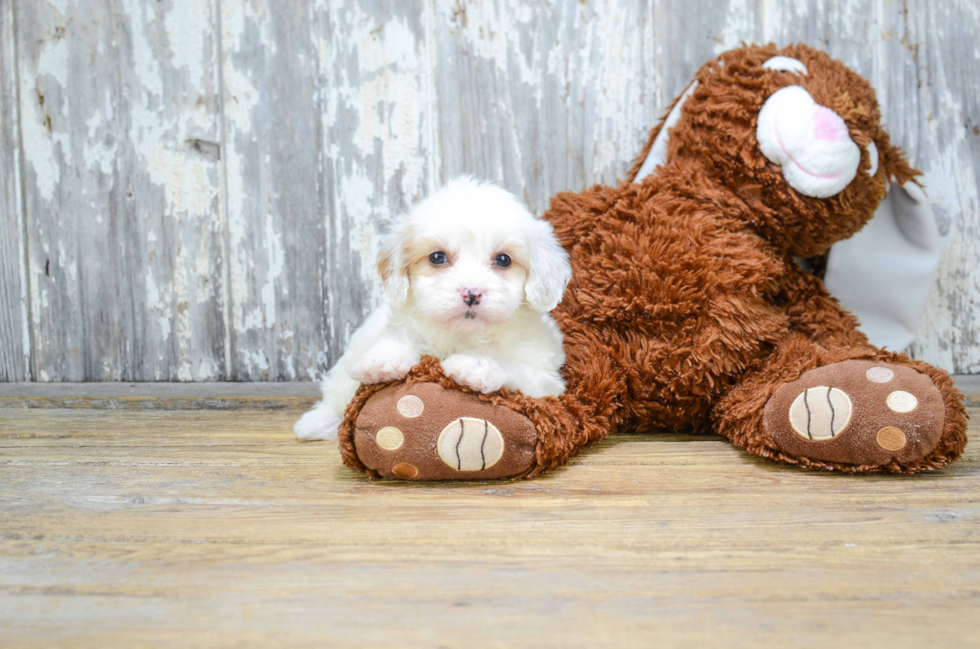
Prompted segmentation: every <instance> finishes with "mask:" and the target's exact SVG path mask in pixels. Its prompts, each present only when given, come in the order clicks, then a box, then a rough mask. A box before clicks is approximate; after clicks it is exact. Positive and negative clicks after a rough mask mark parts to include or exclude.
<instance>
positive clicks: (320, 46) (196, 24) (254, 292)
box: [0, 0, 980, 381]
mask: <svg viewBox="0 0 980 649" xmlns="http://www.w3.org/2000/svg"><path fill="white" fill-rule="evenodd" d="M15 26H16V28H15ZM0 36H2V37H3V42H2V44H0V91H2V101H3V104H2V107H0V119H2V120H3V121H2V125H0V138H2V143H3V151H0V175H2V178H0V187H2V188H3V196H2V200H0V217H2V221H0V239H2V240H0V270H2V272H3V280H4V281H3V286H2V287H0V324H2V325H3V328H2V330H0V380H4V381H10V380H25V379H26V380H32V379H33V380H38V381H59V380H75V381H78V380H96V381H98V380H127V381H142V380H164V381H192V380H286V381H292V380H309V379H312V378H314V377H315V376H316V374H317V373H318V372H321V371H323V370H324V369H325V368H326V367H328V366H329V365H330V364H331V363H332V362H333V361H334V360H335V359H336V358H337V356H338V355H339V354H340V353H341V352H342V350H343V348H344V345H345V344H346V341H347V340H348V338H349V336H350V334H351V332H352V331H353V330H354V329H355V328H356V326H357V325H358V324H359V323H360V322H361V321H362V320H363V318H364V317H365V316H366V314H367V313H368V312H369V311H370V310H371V308H373V307H374V306H375V305H377V304H378V302H379V300H380V295H381V293H380V290H379V289H380V287H379V285H378V280H377V278H376V276H375V271H374V252H375V250H376V249H377V245H378V241H379V238H380V236H381V233H382V232H383V231H384V229H385V227H386V225H387V224H388V223H389V222H390V221H391V220H392V218H394V217H395V216H396V215H397V214H398V212H400V211H402V210H405V209H406V208H408V207H409V206H410V205H411V204H412V203H413V202H414V201H416V200H417V199H418V198H420V197H421V196H423V195H424V194H425V193H426V192H427V191H429V190H431V189H432V188H433V187H434V186H437V185H438V184H439V183H441V182H442V181H444V180H445V179H447V178H449V177H451V176H453V175H456V174H459V173H472V174H474V175H477V176H481V177H486V178H489V179H493V180H496V181H498V182H500V183H501V184H502V185H503V186H505V187H506V188H507V189H509V190H511V191H514V192H515V193H517V194H518V195H520V196H522V197H523V198H524V199H525V200H526V201H527V202H528V204H529V205H530V206H531V208H532V210H534V211H536V212H539V213H540V212H542V211H544V209H545V208H546V207H547V203H548V199H549V198H550V197H551V196H552V195H553V194H555V193H556V192H558V191H562V190H568V189H572V190H574V189H579V188H582V187H585V186H587V185H590V184H593V183H613V182H616V181H617V180H618V179H619V178H621V177H622V175H623V173H624V171H625V169H627V168H628V166H629V163H630V161H631V160H632V158H633V157H634V156H635V155H636V154H637V153H638V151H639V149H640V146H641V144H642V142H643V141H644V139H645V135H646V132H647V130H648V129H649V127H650V126H651V125H652V124H653V123H654V122H655V121H656V119H657V117H658V116H659V114H660V111H661V110H662V107H663V106H664V105H665V104H666V103H667V102H668V101H670V100H671V99H672V98H673V97H674V96H675V95H676V94H678V93H679V92H680V91H681V90H682V89H683V87H684V86H685V85H686V84H687V82H688V80H689V78H690V76H691V74H692V73H693V72H694V71H695V70H696V69H697V68H698V67H699V66H700V65H701V63H702V62H704V61H705V60H706V59H708V58H710V57H712V56H714V55H716V54H717V53H719V52H721V51H723V50H725V49H728V48H731V47H735V46H738V44H739V43H740V42H741V41H743V40H744V41H749V42H753V41H770V40H771V41H775V42H777V43H783V44H785V43H789V42H792V41H798V40H799V41H805V42H808V43H810V44H812V45H815V46H817V47H821V48H824V49H826V50H828V51H829V52H830V53H831V54H833V55H834V56H836V57H838V58H841V59H842V60H843V61H844V62H845V63H847V64H848V65H850V66H852V67H853V68H854V69H856V70H857V71H859V72H860V73H862V74H864V75H865V76H867V77H868V78H869V79H870V80H871V81H872V82H873V83H874V84H875V86H876V88H877V89H878V91H879V96H880V99H881V101H882V105H883V111H884V114H885V118H886V122H887V124H888V126H889V129H890V131H891V133H892V135H893V140H895V141H896V142H898V143H899V144H901V145H902V146H903V147H904V148H905V149H906V150H908V151H909V153H910V154H911V156H912V160H913V162H914V163H915V164H916V165H917V166H919V168H921V169H922V170H923V171H924V172H925V181H926V185H927V188H928V190H929V194H930V197H931V198H932V200H933V201H934V202H935V203H936V205H937V207H938V211H939V212H940V214H941V216H942V218H943V219H944V221H945V223H947V224H948V226H949V227H950V228H952V229H953V230H954V238H953V245H952V248H951V249H950V251H949V253H948V255H947V258H946V260H945V262H944V264H943V267H942V270H941V276H940V279H939V282H938V286H937V290H936V292H935V294H934V295H933V298H932V300H931V302H930V305H929V309H928V313H927V317H926V319H925V323H924V325H923V327H922V330H921V331H920V334H919V342H918V343H917V344H916V345H914V346H913V348H912V351H913V353H914V354H915V355H916V356H917V357H919V358H923V359H926V360H929V361H931V362H933V363H936V364H937V365H939V366H940V367H944V368H946V369H949V370H952V371H957V372H964V373H980V340H978V339H977V336H978V335H980V334H978V332H977V328H976V326H975V325H974V322H975V320H976V319H977V316H978V314H980V268H978V264H977V263H976V259H977V258H980V209H978V208H980V204H978V203H980V199H978V186H980V162H978V160H980V87H978V85H977V84H976V82H975V80H976V79H977V78H980V46H978V43H980V6H978V5H977V4H976V3H975V2H973V0H949V2H943V3H938V4H936V3H931V4H930V3H926V2H925V1H924V0H901V1H898V0H846V1H842V2H838V3H831V4H830V5H828V4H827V3H824V2H819V1H818V0H791V1H787V2H782V1H778V2H777V1H776V0H761V1H758V0H751V1H749V0H685V1H684V2H680V1H679V0H588V1H583V0H548V1H546V2H542V3H534V4H529V3H526V2H521V1H519V0H492V1H491V0H486V1H483V2H475V1H473V0H470V1H466V0H427V1H423V0H412V1H406V2H395V1H394V0H353V1H350V2H337V1H334V0H315V1H312V2H308V3H282V2H274V1H273V0H203V1H198V0H161V1H160V2H140V1H139V0H109V1H108V2H106V3H102V4H99V5H92V4H91V3H83V2H81V0H0ZM25 234H26V237H27V238H26V240H24V235H25Z"/></svg>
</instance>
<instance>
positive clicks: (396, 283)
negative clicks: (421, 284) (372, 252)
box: [378, 226, 409, 306]
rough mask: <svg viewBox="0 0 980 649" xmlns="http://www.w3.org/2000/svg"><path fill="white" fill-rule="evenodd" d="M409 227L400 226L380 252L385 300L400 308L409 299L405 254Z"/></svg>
mask: <svg viewBox="0 0 980 649" xmlns="http://www.w3.org/2000/svg"><path fill="white" fill-rule="evenodd" d="M408 234H409V233H408V232H407V227H405V226H400V227H398V228H396V229H395V230H394V231H393V232H392V233H391V234H389V235H388V236H387V237H386V238H385V241H384V244H383V245H382V246H381V250H379V251H378V274H379V275H381V282H382V283H383V284H384V290H385V299H387V300H388V303H389V304H390V305H391V306H399V305H401V304H404V303H405V300H407V299H408V288H409V282H408V263H407V261H406V259H405V255H404V252H403V248H404V243H405V241H406V240H407V239H406V237H407V236H408Z"/></svg>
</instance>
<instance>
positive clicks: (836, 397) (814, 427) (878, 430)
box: [763, 360, 945, 465]
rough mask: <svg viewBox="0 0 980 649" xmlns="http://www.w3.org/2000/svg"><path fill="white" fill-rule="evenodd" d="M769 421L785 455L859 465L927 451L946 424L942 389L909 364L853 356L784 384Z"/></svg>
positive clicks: (774, 439)
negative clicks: (859, 358)
mask: <svg viewBox="0 0 980 649" xmlns="http://www.w3.org/2000/svg"><path fill="white" fill-rule="evenodd" d="M763 421H764V425H765V429H766V433H767V434H768V436H769V438H770V441H771V443H772V444H773V445H774V446H775V447H776V448H777V449H778V450H780V451H782V452H783V453H787V454H789V455H794V456H797V457H805V458H809V459H811V460H821V461H825V462H837V463H842V464H854V465H886V464H892V463H898V464H904V463H908V462H913V461H915V460H919V459H921V458H923V457H925V456H926V455H928V454H929V453H930V452H931V451H932V450H933V449H934V448H935V447H936V444H938V442H939V439H940V437H941V436H942V432H943V425H944V423H945V407H944V404H943V398H942V394H941V393H940V392H939V389H938V388H937V387H936V386H935V384H933V382H932V380H931V379H930V378H929V377H928V376H927V375H925V374H921V373H919V372H917V371H915V370H914V369H912V368H910V367H905V366H902V365H892V364H889V363H878V362H875V361H868V360H852V361H842V362H840V363H833V364H831V365H827V366H825V367H820V368H816V369H812V370H809V371H807V372H806V373H804V374H803V376H801V377H800V378H799V379H798V380H796V381H793V382H792V383H787V384H786V385H784V386H782V387H780V388H779V389H778V390H777V391H776V393H775V394H774V395H773V396H772V398H770V399H769V402H768V403H767V404H766V409H765V416H764V419H763Z"/></svg>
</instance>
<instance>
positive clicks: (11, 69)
mask: <svg viewBox="0 0 980 649" xmlns="http://www.w3.org/2000/svg"><path fill="white" fill-rule="evenodd" d="M16 44H17V38H16V30H15V26H14V7H13V4H12V3H11V2H9V1H7V0H4V1H3V2H0V381H24V380H27V379H29V378H30V377H31V370H30V362H31V341H30V328H29V326H28V323H27V311H28V307H27V299H28V297H27V296H28V292H27V288H26V285H27V273H26V268H25V262H26V261H27V242H26V240H25V238H24V234H25V232H26V230H25V229H24V205H23V193H22V188H23V187H22V185H21V157H20V153H21V148H20V125H19V119H18V114H17V91H18V90H17V47H16Z"/></svg>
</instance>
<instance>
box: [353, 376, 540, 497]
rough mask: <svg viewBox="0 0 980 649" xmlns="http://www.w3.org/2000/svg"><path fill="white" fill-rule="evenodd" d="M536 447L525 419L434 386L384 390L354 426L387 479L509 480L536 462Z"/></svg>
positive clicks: (364, 452)
mask: <svg viewBox="0 0 980 649" xmlns="http://www.w3.org/2000/svg"><path fill="white" fill-rule="evenodd" d="M536 446H537V433H536V432H535V430H534V425H533V424H532V423H531V421H530V420H529V419H528V418H527V417H524V416H523V415H521V414H520V413H518V412H515V411H513V410H511V409H510V408H508V407H506V406H499V405H494V404H492V403H490V402H487V401H483V400H481V399H480V398H479V397H478V396H476V395H474V394H468V393H465V392H461V391H458V390H447V389H445V388H443V387H442V386H440V385H438V384H436V383H415V384H413V385H406V384H399V385H393V386H390V387H387V388H385V389H383V390H380V391H378V392H377V393H375V394H374V395H373V396H372V397H371V398H370V399H368V401H367V403H366V404H365V405H364V407H363V408H362V409H361V412H360V414H359V415H358V417H357V421H356V422H355V425H354V447H355V449H356V451H357V456H358V457H359V458H360V460H361V462H362V463H363V464H364V466H366V467H367V468H369V469H373V470H375V471H377V472H378V473H379V474H380V475H382V476H384V477H386V478H402V479H406V480H491V479H496V478H510V477H514V476H518V475H521V474H523V473H526V472H527V471H528V470H529V469H530V468H531V467H532V466H533V465H534V463H535V448H536Z"/></svg>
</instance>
